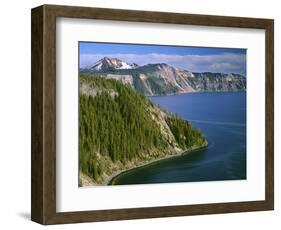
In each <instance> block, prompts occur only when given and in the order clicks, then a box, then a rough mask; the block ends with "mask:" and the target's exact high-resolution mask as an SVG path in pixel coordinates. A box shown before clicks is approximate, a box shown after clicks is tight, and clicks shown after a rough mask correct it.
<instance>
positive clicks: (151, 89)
mask: <svg viewBox="0 0 281 230" xmlns="http://www.w3.org/2000/svg"><path fill="white" fill-rule="evenodd" d="M104 59H105V62H106V63H108V62H110V63H115V64H114V66H112V64H110V65H109V64H103V65H102V66H101V64H100V63H101V62H100V61H99V62H97V63H96V64H95V65H94V66H93V67H94V68H93V67H92V68H90V69H83V70H81V73H88V74H91V75H92V76H95V75H99V76H100V75H101V76H103V77H105V78H108V79H116V80H120V81H121V82H122V83H124V84H129V85H131V86H132V87H133V88H135V89H136V90H137V91H138V92H140V93H141V94H142V95H145V96H153V95H169V94H180V93H188V92H205V91H216V92H217V91H241V90H246V78H245V77H244V76H242V75H239V74H224V73H209V72H204V73H193V72H190V71H186V70H182V69H179V68H175V67H172V66H170V65H167V64H165V63H159V64H148V65H144V66H137V65H136V64H134V65H129V64H126V65H127V66H130V68H123V67H122V64H120V63H124V62H122V61H121V60H119V59H117V60H118V62H117V63H119V64H116V60H115V59H109V60H110V61H109V60H108V58H104ZM102 60H103V59H102ZM120 66H121V67H120Z"/></svg>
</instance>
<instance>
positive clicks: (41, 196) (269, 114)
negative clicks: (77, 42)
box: [31, 5, 274, 224]
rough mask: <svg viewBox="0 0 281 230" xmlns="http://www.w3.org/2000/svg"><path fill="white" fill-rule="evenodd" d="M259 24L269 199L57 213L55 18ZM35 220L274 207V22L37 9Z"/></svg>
mask: <svg viewBox="0 0 281 230" xmlns="http://www.w3.org/2000/svg"><path fill="white" fill-rule="evenodd" d="M57 17H72V18H86V19H103V20H117V21H118V20H120V21H131V22H148V23H171V24H183V25H201V26H222V27H238V28H255V29H264V30H265V31H266V58H265V59H266V73H265V76H266V86H265V87H266V151H265V157H266V161H265V164H266V165H265V166H266V183H265V184H266V187H265V194H266V199H265V200H264V201H249V202H234V203H217V204H200V205H183V206H168V207H167V206H166V207H149V208H132V209H116V210H102V211H82V212H63V213H57V212H56V18H57ZM31 18H32V31H31V33H32V49H31V52H32V74H31V75H32V76H31V77H32V92H31V94H32V96H31V100H32V110H31V113H32V122H31V123H32V139H31V140H32V157H31V164H32V167H31V174H32V178H31V180H32V183H31V184H32V185H31V193H32V194H31V219H32V220H33V221H35V222H38V223H41V224H61V223H76V222H89V221H109V220H124V219H139V218H156V217H169V216H184V215H198V214H215V213H231V212H245V211H258V210H272V209H273V208H274V91H273V89H274V73H273V70H274V31H273V30H274V25H273V20H270V19H257V18H240V17H224V16H210V15H194V14H179V13H163V12H147V11H129V10H115V9H103V8H89V7H74V6H56V5H43V6H40V7H37V8H34V9H32V14H31Z"/></svg>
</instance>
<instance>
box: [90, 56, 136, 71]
mask: <svg viewBox="0 0 281 230" xmlns="http://www.w3.org/2000/svg"><path fill="white" fill-rule="evenodd" d="M137 67H138V65H137V64H135V63H132V64H129V63H127V62H124V61H122V60H120V59H118V58H108V57H104V58H102V59H100V60H99V61H97V62H96V63H95V64H94V65H93V66H91V67H90V69H91V71H93V72H106V71H114V70H119V69H135V68H137Z"/></svg>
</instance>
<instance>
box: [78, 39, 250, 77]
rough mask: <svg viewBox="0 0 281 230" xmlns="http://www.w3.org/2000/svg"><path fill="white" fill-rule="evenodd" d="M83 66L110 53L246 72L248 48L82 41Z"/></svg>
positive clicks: (210, 69)
mask: <svg viewBox="0 0 281 230" xmlns="http://www.w3.org/2000/svg"><path fill="white" fill-rule="evenodd" d="M79 50H80V67H86V66H91V65H93V64H94V63H95V62H96V61H98V60H99V59H101V58H103V57H104V56H107V57H116V58H119V59H121V60H123V61H126V62H128V63H133V62H134V63H137V64H138V65H145V64H150V63H167V64H170V65H172V66H175V67H178V68H182V69H185V70H189V71H193V72H207V71H208V72H224V73H240V74H244V75H245V73H246V49H232V48H208V47H186V46H161V45H135V44H115V43H95V42H80V43H79Z"/></svg>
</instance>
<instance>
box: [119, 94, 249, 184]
mask: <svg viewBox="0 0 281 230" xmlns="http://www.w3.org/2000/svg"><path fill="white" fill-rule="evenodd" d="M150 99H151V100H152V101H153V102H155V103H157V104H159V105H160V106H161V107H162V108H165V109H167V110H169V111H171V112H174V113H178V114H180V115H181V116H182V117H183V118H185V119H187V120H188V121H190V122H191V123H192V124H193V125H194V126H196V127H197V128H199V129H200V130H201V131H202V132H203V133H204V134H205V136H206V137H207V140H208V142H209V146H208V148H207V149H204V150H199V151H196V152H193V153H190V154H188V155H185V156H180V157H175V158H170V159H166V160H162V161H158V162H155V163H153V164H150V165H147V166H144V167H141V168H137V169H132V170H130V171H127V172H125V173H123V174H121V175H119V176H117V177H116V178H114V184H148V183H167V182H189V181H214V180H237V179H246V93H245V92H235V93H190V94H181V95H175V96H161V97H151V98H150Z"/></svg>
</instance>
